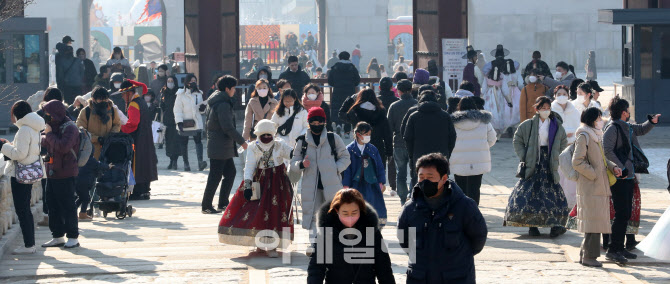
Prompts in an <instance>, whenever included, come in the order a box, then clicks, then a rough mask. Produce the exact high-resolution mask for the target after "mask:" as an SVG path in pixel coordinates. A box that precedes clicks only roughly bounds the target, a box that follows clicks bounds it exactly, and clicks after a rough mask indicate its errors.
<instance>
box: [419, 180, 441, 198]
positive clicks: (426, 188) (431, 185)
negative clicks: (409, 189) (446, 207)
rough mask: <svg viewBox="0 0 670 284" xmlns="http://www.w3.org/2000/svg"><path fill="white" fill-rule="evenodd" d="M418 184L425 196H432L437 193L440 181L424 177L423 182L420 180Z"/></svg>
mask: <svg viewBox="0 0 670 284" xmlns="http://www.w3.org/2000/svg"><path fill="white" fill-rule="evenodd" d="M416 186H418V187H419V189H421V191H422V192H423V195H424V196H426V197H428V198H430V197H433V196H435V194H437V189H438V186H439V183H437V182H432V181H430V180H427V179H424V180H422V181H421V182H419V183H418V184H417V185H416Z"/></svg>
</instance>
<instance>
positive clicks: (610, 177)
mask: <svg viewBox="0 0 670 284" xmlns="http://www.w3.org/2000/svg"><path fill="white" fill-rule="evenodd" d="M600 153H602V154H603V162H604V163H605V168H606V169H607V180H608V182H609V185H610V186H613V185H614V184H615V183H616V176H615V175H614V173H613V172H612V171H611V170H610V169H609V168H608V167H607V159H605V151H604V150H603V147H602V146H600Z"/></svg>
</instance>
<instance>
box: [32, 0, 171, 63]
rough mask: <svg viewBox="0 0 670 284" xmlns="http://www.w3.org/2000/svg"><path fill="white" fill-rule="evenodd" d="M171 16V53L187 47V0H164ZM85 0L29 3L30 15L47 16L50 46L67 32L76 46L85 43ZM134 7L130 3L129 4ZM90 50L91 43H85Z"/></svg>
mask: <svg viewBox="0 0 670 284" xmlns="http://www.w3.org/2000/svg"><path fill="white" fill-rule="evenodd" d="M163 2H164V3H165V10H166V11H165V13H166V15H165V16H166V19H167V21H166V22H167V27H166V29H167V30H166V37H167V38H166V39H165V40H164V44H166V47H165V51H166V52H167V53H168V54H170V53H171V52H174V50H175V48H177V47H179V48H180V49H181V51H182V52H183V51H184V1H183V0H163ZM81 4H82V0H38V1H35V2H34V3H33V4H31V5H29V6H28V7H26V11H25V16H26V17H45V18H47V26H48V28H49V29H50V30H49V46H50V50H51V49H52V48H54V47H55V46H56V43H58V42H60V41H61V40H62V39H63V37H64V36H66V35H69V36H71V37H72V39H74V41H75V42H74V44H73V46H74V47H75V49H76V48H79V47H82V44H83V43H84V40H83V32H82V11H81V9H82V5H81ZM128 8H130V7H128ZM84 48H85V49H86V50H88V49H89V48H88V47H84Z"/></svg>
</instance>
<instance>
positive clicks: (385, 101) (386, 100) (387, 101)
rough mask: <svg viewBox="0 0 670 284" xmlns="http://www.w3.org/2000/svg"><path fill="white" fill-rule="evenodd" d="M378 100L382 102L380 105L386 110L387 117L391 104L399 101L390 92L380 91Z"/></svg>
mask: <svg viewBox="0 0 670 284" xmlns="http://www.w3.org/2000/svg"><path fill="white" fill-rule="evenodd" d="M379 100H380V101H382V105H384V109H386V115H387V116H388V113H389V108H390V107H391V104H392V103H395V102H397V101H398V100H399V99H398V97H396V96H395V93H393V92H392V91H381V92H379Z"/></svg>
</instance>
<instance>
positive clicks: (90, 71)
mask: <svg viewBox="0 0 670 284" xmlns="http://www.w3.org/2000/svg"><path fill="white" fill-rule="evenodd" d="M77 58H79V60H81V62H82V64H83V65H84V77H83V78H82V79H83V81H82V90H81V93H82V94H85V93H88V92H90V91H91V90H92V89H93V83H95V76H97V75H98V71H97V70H96V68H95V65H93V61H91V60H90V59H88V58H86V50H84V49H83V48H79V49H77Z"/></svg>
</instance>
